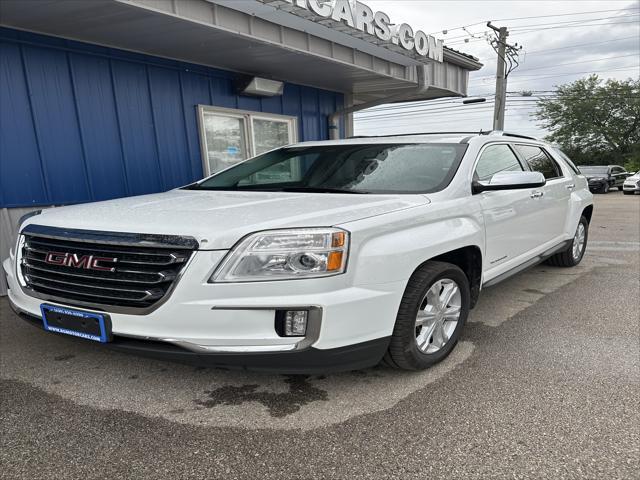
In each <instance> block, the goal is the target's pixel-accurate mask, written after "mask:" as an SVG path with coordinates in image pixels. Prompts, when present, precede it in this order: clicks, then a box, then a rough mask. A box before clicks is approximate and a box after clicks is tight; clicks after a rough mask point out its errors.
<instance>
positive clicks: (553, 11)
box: [355, 0, 640, 137]
mask: <svg viewBox="0 0 640 480" xmlns="http://www.w3.org/2000/svg"><path fill="white" fill-rule="evenodd" d="M365 3H367V4H368V5H369V6H370V7H371V8H372V9H373V10H382V11H384V12H386V13H387V14H388V15H389V16H390V17H391V21H392V22H393V23H396V24H399V23H408V24H409V25H411V26H412V27H413V28H414V29H415V30H423V31H424V32H426V33H428V34H433V35H434V36H435V37H437V38H441V39H443V40H444V42H445V46H450V47H451V48H454V49H456V50H459V51H462V52H464V53H468V54H471V55H473V56H475V57H477V58H479V60H480V62H481V63H483V64H484V66H483V68H482V69H481V70H479V71H477V72H472V73H471V74H470V77H469V96H470V97H475V96H479V97H483V98H486V99H487V101H486V102H485V103H479V104H474V105H466V106H461V100H459V99H451V100H436V101H433V102H431V104H430V105H429V104H426V105H425V104H424V103H420V104H396V105H393V106H392V108H390V106H381V107H376V108H373V109H369V110H367V111H364V112H362V113H358V114H356V116H355V134H356V135H384V134H394V133H412V132H429V131H479V130H480V129H483V130H491V129H492V126H493V99H494V95H495V75H496V59H497V55H496V53H495V52H494V50H493V49H492V47H491V46H490V45H489V44H488V42H487V40H486V34H492V33H493V32H492V31H491V30H490V29H488V28H487V26H486V22H487V21H489V20H491V21H493V24H494V25H496V26H499V27H503V26H506V27H508V28H509V30H510V32H511V33H510V35H509V39H508V42H509V43H510V44H515V43H517V44H518V45H521V46H522V50H521V51H520V55H519V63H520V65H519V67H518V68H516V69H515V70H514V71H513V72H512V73H511V74H510V75H509V79H508V85H507V91H508V92H510V93H509V95H508V97H509V98H508V101H507V111H506V116H505V130H507V131H510V132H517V133H520V134H524V135H532V136H535V137H544V136H545V135H546V134H547V133H548V132H546V131H545V130H544V129H542V127H540V126H539V121H538V120H536V119H535V118H533V117H532V113H533V112H534V111H535V105H536V100H537V98H538V97H524V96H522V93H523V92H525V91H533V92H534V94H536V95H543V96H544V95H549V94H550V93H551V92H552V91H553V90H554V88H555V86H556V85H561V84H565V83H569V82H572V81H575V80H577V79H580V78H583V77H586V76H588V75H589V74H590V73H597V74H598V76H600V78H602V79H608V78H615V79H619V80H624V79H627V78H634V79H638V78H639V77H640V0H620V1H618V0H607V1H580V0H564V1H557V0H556V1H534V0H531V1H509V0H502V1H485V0H464V1H462V0H460V1H457V0H449V1H439V0H438V1H436V0H433V1H431V0H366V1H365ZM522 17H533V18H522ZM463 26H464V27H466V29H462V28H461V27H463ZM444 30H446V31H447V33H446V34H445V33H443V31H444ZM465 40H467V41H465ZM430 109H431V110H433V112H431V113H430V112H429V110H430Z"/></svg>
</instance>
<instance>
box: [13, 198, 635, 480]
mask: <svg viewBox="0 0 640 480" xmlns="http://www.w3.org/2000/svg"><path fill="white" fill-rule="evenodd" d="M639 219H640V198H638V197H637V196H634V197H624V196H623V195H622V194H620V193H617V192H615V193H614V192H612V193H610V194H608V195H598V196H596V213H595V215H594V219H593V222H592V225H591V232H590V244H589V248H588V251H587V256H586V257H585V260H584V261H583V263H582V264H581V265H580V266H579V267H577V268H574V269H569V270H565V269H557V268H552V267H548V266H539V267H536V268H534V269H532V270H530V271H528V272H526V273H524V274H521V275H519V276H517V277H514V278H512V279H510V280H508V281H506V282H504V283H502V284H500V285H499V286H496V287H494V288H491V289H487V290H486V291H485V292H483V295H482V299H481V302H480V304H479V306H478V308H477V309H476V310H475V311H474V312H473V315H472V318H471V319H470V322H469V323H468V325H467V327H466V329H465V332H464V334H463V338H462V341H461V342H460V344H459V345H458V347H457V348H456V350H455V351H454V353H453V354H452V355H451V356H450V357H449V358H448V359H447V360H446V361H445V362H443V363H442V364H440V365H438V366H437V367H435V368H433V369H431V370H428V371H426V372H421V373H402V372H395V371H391V370H387V369H384V368H374V369H369V370H365V371H359V372H351V373H344V374H338V375H327V376H317V375H315V376H279V375H260V374H253V373H246V372H227V371H222V370H210V369H202V368H194V367H187V366H183V365H176V364H171V363H166V362H158V361H153V360H148V359H141V358H137V357H132V356H127V355H122V354H119V353H115V352H110V351H104V350H102V349H96V348H94V347H95V346H94V345H92V344H88V343H86V342H78V341H74V340H70V339H66V338H61V337H58V336H55V335H50V334H46V333H44V332H40V331H38V330H36V329H34V328H32V327H31V326H29V325H26V324H25V323H23V322H22V321H20V320H19V319H18V318H16V317H15V316H14V315H13V314H12V313H11V311H10V309H9V307H8V303H7V301H6V299H0V347H1V349H0V352H1V355H2V356H1V363H0V377H1V379H0V381H1V384H2V389H1V401H2V408H1V412H0V415H1V417H0V421H1V425H0V426H1V429H2V435H1V439H0V459H1V465H2V469H1V470H0V478H11V479H18V478H29V479H36V478H37V479H40V478H56V479H64V478H78V479H80V478H82V479H90V478H106V477H120V478H122V477H126V478H150V479H163V478H171V479H176V478H189V477H200V478H203V477H207V478H225V479H227V478H229V479H233V478H274V479H281V478H304V479H310V478H336V479H340V478H350V479H351V478H372V479H383V478H420V479H423V478H432V479H433V478H465V479H466V478H486V477H492V478H532V477H534V478H553V479H559V478H607V479H613V478H640V475H639V474H638V471H640V460H639V459H640V451H639V450H640V400H639V399H640V328H639V327H640V324H639V323H640V315H639V312H640V277H639V274H638V272H639V271H640V220H639Z"/></svg>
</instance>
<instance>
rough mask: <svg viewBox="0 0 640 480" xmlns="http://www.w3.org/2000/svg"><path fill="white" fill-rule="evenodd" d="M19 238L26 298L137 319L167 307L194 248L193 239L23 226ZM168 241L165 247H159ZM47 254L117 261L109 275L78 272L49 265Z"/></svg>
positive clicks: (110, 264)
mask: <svg viewBox="0 0 640 480" xmlns="http://www.w3.org/2000/svg"><path fill="white" fill-rule="evenodd" d="M74 234H75V237H74V236H73V235H74ZM21 235H22V236H23V239H24V241H23V242H22V244H21V249H20V252H19V253H20V255H19V257H20V258H19V260H20V263H19V266H18V268H19V269H20V273H21V274H22V276H23V278H24V281H25V283H26V285H25V286H23V289H24V290H25V293H27V294H29V295H31V296H35V297H37V298H41V299H44V300H50V301H55V302H60V303H64V304H67V305H77V306H86V307H89V308H91V309H93V310H104V311H109V312H114V313H129V314H135V315H144V314H146V313H149V312H151V311H153V310H155V309H156V308H158V307H159V306H160V305H161V304H162V303H164V301H166V299H167V298H168V297H169V296H170V295H171V292H172V291H173V289H174V288H175V286H176V284H177V282H178V280H179V278H180V276H181V275H182V273H183V271H184V269H185V268H186V267H187V265H188V263H189V261H190V259H191V258H192V256H193V252H194V251H195V250H196V249H197V245H198V244H197V242H196V240H195V239H193V238H191V237H175V236H166V235H140V234H128V233H124V234H123V233H113V232H88V231H86V230H70V229H56V228H53V227H43V226H40V225H28V226H26V227H25V228H24V229H23V231H22V232H21ZM178 238H181V240H178ZM87 239H88V240H87ZM100 239H104V240H105V243H100V241H99V240H100ZM116 239H117V241H116ZM167 239H168V241H169V244H165V243H163V242H164V241H165V240H167ZM48 253H56V254H59V253H61V254H72V255H73V254H76V255H78V256H86V255H95V256H96V257H97V256H100V257H102V256H104V257H109V258H117V261H116V262H113V263H109V264H108V265H109V267H111V266H112V265H113V267H112V268H113V271H103V270H95V269H88V268H77V267H78V266H77V265H75V266H70V265H57V264H52V263H47V262H46V261H45V258H46V257H47V254H48Z"/></svg>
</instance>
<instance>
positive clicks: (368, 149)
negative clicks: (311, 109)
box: [187, 143, 467, 193]
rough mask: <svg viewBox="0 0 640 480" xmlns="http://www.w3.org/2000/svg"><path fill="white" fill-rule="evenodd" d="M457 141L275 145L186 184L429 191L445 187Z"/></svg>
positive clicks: (456, 160) (458, 155)
mask: <svg viewBox="0 0 640 480" xmlns="http://www.w3.org/2000/svg"><path fill="white" fill-rule="evenodd" d="M466 148H467V146H466V145H461V144H443V143H440V144H376V145H372V144H366V145H326V146H315V147H289V148H281V149H279V150H275V151H272V152H269V153H266V154H264V155H260V156H258V157H255V158H252V159H250V160H247V161H246V162H243V163H240V164H238V165H236V166H235V167H232V168H230V169H228V170H225V171H223V172H221V173H219V174H217V175H215V176H213V177H210V178H208V179H206V180H204V181H203V182H201V183H199V184H194V185H191V186H189V187H187V188H189V189H197V190H242V191H245V190H246V191H284V192H287V191H289V192H322V193H431V192H436V191H439V190H442V189H443V188H445V187H446V186H447V185H448V184H449V182H451V179H452V178H453V176H454V175H455V172H456V170H457V168H458V165H459V164H460V160H461V159H462V156H463V155H464V152H465V150H466Z"/></svg>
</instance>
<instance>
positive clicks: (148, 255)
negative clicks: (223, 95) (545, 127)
mask: <svg viewBox="0 0 640 480" xmlns="http://www.w3.org/2000/svg"><path fill="white" fill-rule="evenodd" d="M592 211H593V206H592V195H591V193H589V189H588V185H587V181H586V179H585V178H584V177H583V176H581V175H580V174H579V172H578V171H577V169H576V168H575V166H574V165H573V164H572V163H571V161H570V160H569V159H568V158H566V157H565V156H564V155H563V154H562V153H561V152H560V151H559V150H557V149H555V148H554V147H552V146H550V145H548V144H546V143H543V142H540V141H537V140H535V139H532V138H528V137H522V136H517V135H510V134H504V133H501V132H495V133H491V134H480V135H478V134H473V135H472V134H430V135H429V134H428V135H420V136H397V137H386V138H384V137H376V138H354V139H349V140H343V141H332V142H314V143H301V144H297V145H293V146H288V147H284V148H280V149H277V150H274V151H271V152H268V153H265V154H263V155H261V156H258V157H256V158H252V159H250V160H247V161H245V162H243V163H241V164H239V165H236V166H233V167H231V168H229V169H227V170H225V171H222V172H220V173H217V174H216V175H214V176H212V177H209V178H207V179H205V180H203V181H200V182H197V183H194V184H192V185H189V186H186V187H183V188H179V189H176V190H172V191H169V192H166V193H161V194H156V195H146V196H142V197H136V198H125V199H120V200H113V201H107V202H101V203H93V204H87V205H77V206H70V207H64V208H54V209H49V210H46V211H42V212H34V213H33V214H31V215H30V216H28V218H25V219H24V220H23V221H22V222H21V224H20V226H19V235H18V240H17V242H16V245H15V248H14V249H13V250H12V252H11V255H10V258H9V259H7V260H6V261H5V262H4V264H3V266H4V270H5V272H6V275H7V280H8V285H9V288H10V290H9V300H10V301H11V304H12V306H13V308H14V310H15V311H16V312H17V313H18V314H19V315H20V316H21V317H22V318H23V319H25V320H27V321H30V322H31V323H33V324H34V325H36V326H39V327H41V328H44V329H45V330H48V331H52V332H57V333H59V334H67V335H73V336H76V337H82V338H84V339H87V340H93V341H96V342H102V343H104V344H105V345H107V346H111V347H113V348H118V349H121V350H128V351H135V352H138V353H141V354H147V355H150V356H154V357H163V358H170V359H176V360H190V359H192V360H195V361H196V362H198V363H200V364H208V365H212V366H224V367H234V366H235V367H251V368H254V369H264V370H275V371H280V372H290V373H295V372H310V371H329V370H337V369H354V368H363V367H367V366H372V365H375V364H377V363H379V362H380V361H384V362H386V363H387V364H388V365H390V366H393V367H397V368H402V369H408V370H417V369H423V368H426V367H429V366H430V365H433V364H435V363H436V362H439V361H441V360H442V359H443V358H445V357H446V356H447V355H448V354H449V353H450V352H451V350H452V349H453V348H454V346H455V344H456V342H457V341H458V338H459V337H460V333H461V331H462V328H463V326H464V324H465V320H466V319H467V316H468V315H469V310H470V309H472V308H473V307H474V305H475V304H476V302H477V300H478V296H479V294H480V290H481V289H482V288H483V287H487V286H490V285H493V284H496V283H498V282H500V281H501V280H504V279H505V278H507V277H509V276H511V275H513V274H515V273H517V272H519V271H521V270H523V269H525V268H527V267H530V266H532V265H535V264H537V263H539V262H541V261H543V260H549V261H550V262H551V263H552V264H553V265H557V266H562V267H572V266H574V265H577V264H578V263H579V262H580V261H581V259H582V256H583V255H584V251H585V247H586V243H587V232H588V228H589V221H590V219H591V215H592Z"/></svg>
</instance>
